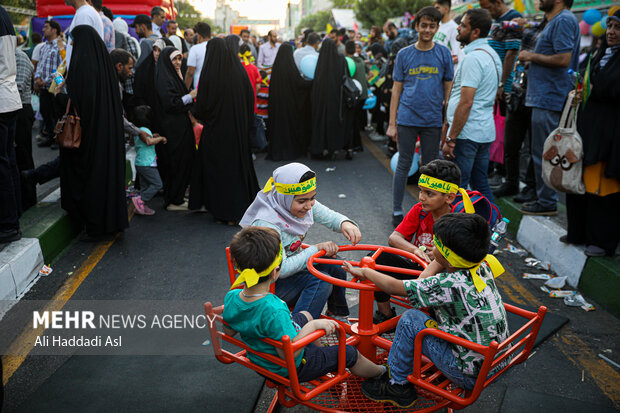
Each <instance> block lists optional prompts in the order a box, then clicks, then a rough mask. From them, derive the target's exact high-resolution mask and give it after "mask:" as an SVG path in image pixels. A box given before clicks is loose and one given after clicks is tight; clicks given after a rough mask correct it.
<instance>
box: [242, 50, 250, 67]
mask: <svg viewBox="0 0 620 413" xmlns="http://www.w3.org/2000/svg"><path fill="white" fill-rule="evenodd" d="M239 57H240V58H242V59H243V64H245V65H246V66H247V65H249V64H250V59H251V58H252V52H250V51H249V50H246V52H245V53H239Z"/></svg>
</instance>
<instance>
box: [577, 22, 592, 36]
mask: <svg viewBox="0 0 620 413" xmlns="http://www.w3.org/2000/svg"><path fill="white" fill-rule="evenodd" d="M579 31H580V32H581V34H582V35H586V34H588V33H590V25H589V24H588V23H586V21H585V20H582V21H580V22H579Z"/></svg>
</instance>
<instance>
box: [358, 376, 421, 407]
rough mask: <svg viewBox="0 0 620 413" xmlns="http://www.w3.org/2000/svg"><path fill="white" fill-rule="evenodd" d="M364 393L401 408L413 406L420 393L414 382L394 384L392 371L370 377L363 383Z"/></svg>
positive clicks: (374, 399) (378, 400)
mask: <svg viewBox="0 0 620 413" xmlns="http://www.w3.org/2000/svg"><path fill="white" fill-rule="evenodd" d="M361 390H362V394H363V395H364V396H366V397H368V398H369V399H370V400H373V401H376V402H381V403H385V402H387V403H392V404H393V405H394V406H397V407H400V408H407V407H411V406H413V405H414V404H415V401H416V400H417V398H418V395H417V394H416V392H415V387H414V386H413V384H411V383H409V382H407V383H406V384H392V383H390V373H389V372H387V371H386V372H385V373H383V374H382V375H381V376H379V377H375V378H372V379H368V380H366V381H365V382H363V383H362V386H361Z"/></svg>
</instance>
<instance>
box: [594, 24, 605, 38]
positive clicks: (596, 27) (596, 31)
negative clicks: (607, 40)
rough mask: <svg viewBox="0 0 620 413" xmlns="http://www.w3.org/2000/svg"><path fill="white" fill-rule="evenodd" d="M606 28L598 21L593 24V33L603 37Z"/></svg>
mask: <svg viewBox="0 0 620 413" xmlns="http://www.w3.org/2000/svg"><path fill="white" fill-rule="evenodd" d="M605 31H606V30H605V29H603V26H601V22H596V23H594V24H593V25H592V35H593V36H596V37H601V36H603V35H604V34H605Z"/></svg>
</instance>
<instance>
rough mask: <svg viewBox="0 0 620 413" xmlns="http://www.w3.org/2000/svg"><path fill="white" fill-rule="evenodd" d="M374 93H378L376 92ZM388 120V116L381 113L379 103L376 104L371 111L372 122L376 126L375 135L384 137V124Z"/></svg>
mask: <svg viewBox="0 0 620 413" xmlns="http://www.w3.org/2000/svg"><path fill="white" fill-rule="evenodd" d="M376 93H379V92H378V91H377V92H376ZM387 120H388V114H387V113H386V112H382V111H381V103H380V102H377V105H376V106H375V107H374V108H373V109H372V121H373V122H375V123H376V124H377V129H376V131H377V133H378V134H379V135H385V127H384V123H385V122H386V121H387Z"/></svg>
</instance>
